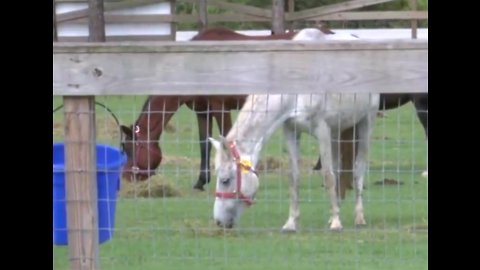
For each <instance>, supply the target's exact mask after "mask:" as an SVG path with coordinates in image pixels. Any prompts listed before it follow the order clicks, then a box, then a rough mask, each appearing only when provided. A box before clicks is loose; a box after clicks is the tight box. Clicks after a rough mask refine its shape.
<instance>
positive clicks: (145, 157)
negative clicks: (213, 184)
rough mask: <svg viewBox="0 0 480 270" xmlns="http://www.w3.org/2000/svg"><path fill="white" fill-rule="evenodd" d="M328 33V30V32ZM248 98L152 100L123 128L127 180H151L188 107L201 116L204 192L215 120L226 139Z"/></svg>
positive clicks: (216, 32)
mask: <svg viewBox="0 0 480 270" xmlns="http://www.w3.org/2000/svg"><path fill="white" fill-rule="evenodd" d="M324 31H325V33H328V30H324ZM295 34H296V33H295V32H288V33H284V34H277V35H267V36H247V35H242V34H239V33H237V32H235V31H232V30H229V29H226V28H221V27H218V28H210V29H206V30H204V31H202V32H200V33H199V34H197V35H196V36H195V37H193V38H192V40H193V41H195V40H290V39H292V38H293V36H295ZM245 98H246V96H245V95H225V96H222V95H213V96H203V95H202V96H150V97H149V98H148V99H147V100H146V101H145V104H144V106H143V109H142V113H141V114H140V116H139V118H138V119H137V120H136V121H135V124H134V125H132V126H130V127H126V126H121V130H122V132H123V133H124V135H125V138H124V142H123V143H122V145H123V148H124V150H125V152H126V153H127V156H128V160H127V162H126V164H125V166H124V168H123V174H122V175H123V177H124V178H126V179H132V177H133V176H135V178H136V179H137V180H146V179H148V178H149V177H150V176H151V175H152V174H153V173H154V171H155V169H156V168H157V167H158V166H159V165H160V162H161V160H162V152H161V149H160V147H159V145H158V140H159V138H160V135H161V134H162V131H163V129H164V127H165V126H166V125H167V123H168V121H169V120H170V119H171V117H172V116H173V114H174V113H175V112H176V111H177V110H178V108H179V107H180V106H182V105H184V104H185V105H187V106H188V107H189V108H190V109H191V110H193V111H194V112H195V113H196V115H197V121H198V128H199V136H200V152H201V164H200V175H199V177H198V181H197V183H196V184H195V186H194V188H195V189H199V190H203V186H204V185H205V184H206V183H208V182H209V181H210V168H209V167H210V166H209V165H210V151H211V145H210V143H209V142H208V141H207V138H208V137H209V136H210V134H211V133H212V124H211V123H212V120H213V119H212V118H215V120H216V122H217V125H218V126H219V128H220V133H221V134H222V135H225V134H226V133H227V132H228V131H229V130H230V128H231V126H232V120H231V116H230V110H239V109H240V108H241V107H242V105H243V103H244V101H245Z"/></svg>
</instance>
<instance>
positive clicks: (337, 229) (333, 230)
mask: <svg viewBox="0 0 480 270" xmlns="http://www.w3.org/2000/svg"><path fill="white" fill-rule="evenodd" d="M330 231H331V232H341V231H343V227H337V228H330Z"/></svg>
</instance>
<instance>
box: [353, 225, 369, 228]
mask: <svg viewBox="0 0 480 270" xmlns="http://www.w3.org/2000/svg"><path fill="white" fill-rule="evenodd" d="M366 227H367V224H355V229H363V228H366Z"/></svg>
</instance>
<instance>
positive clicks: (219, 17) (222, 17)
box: [71, 14, 270, 32]
mask: <svg viewBox="0 0 480 270" xmlns="http://www.w3.org/2000/svg"><path fill="white" fill-rule="evenodd" d="M208 21H210V22H237V21H248V22H250V21H257V22H269V21H270V20H269V19H267V18H262V17H255V16H251V15H245V14H209V15H208ZM71 22H74V23H86V22H87V19H86V18H82V19H76V20H72V21H71ZM172 22H173V23H179V22H198V16H197V15H191V14H178V15H170V14H162V15H135V16H134V15H113V14H105V23H107V24H109V23H172ZM172 32H175V31H172Z"/></svg>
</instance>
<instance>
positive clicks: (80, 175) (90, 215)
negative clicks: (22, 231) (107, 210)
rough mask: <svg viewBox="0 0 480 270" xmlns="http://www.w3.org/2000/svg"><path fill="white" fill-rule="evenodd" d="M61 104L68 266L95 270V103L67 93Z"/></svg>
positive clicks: (96, 225) (96, 263)
mask: <svg viewBox="0 0 480 270" xmlns="http://www.w3.org/2000/svg"><path fill="white" fill-rule="evenodd" d="M63 105H64V115H65V118H64V119H65V120H64V123H65V124H64V125H65V129H64V132H65V157H66V159H65V176H66V182H65V187H66V195H67V225H68V243H69V245H68V249H69V258H70V259H69V261H70V269H72V270H73V269H75V270H79V269H85V270H86V269H89V270H90V269H98V222H97V220H98V219H97V218H98V217H97V190H96V181H95V180H96V175H95V168H96V156H95V146H94V145H95V128H92V126H93V127H94V126H95V114H94V113H95V110H94V108H95V104H94V102H93V99H92V98H90V97H75V96H66V97H64V99H63Z"/></svg>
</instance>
